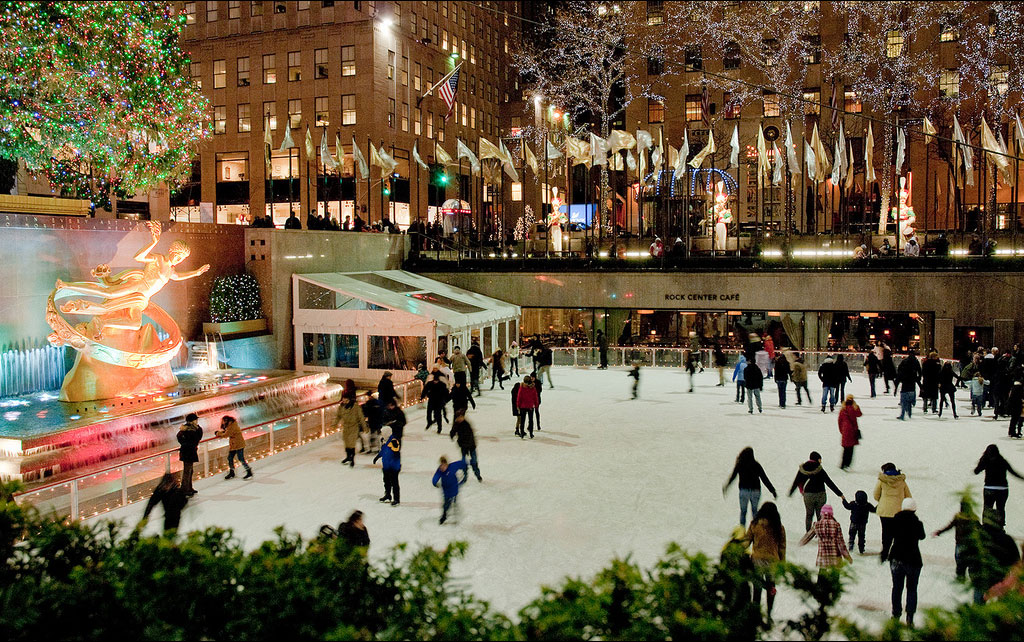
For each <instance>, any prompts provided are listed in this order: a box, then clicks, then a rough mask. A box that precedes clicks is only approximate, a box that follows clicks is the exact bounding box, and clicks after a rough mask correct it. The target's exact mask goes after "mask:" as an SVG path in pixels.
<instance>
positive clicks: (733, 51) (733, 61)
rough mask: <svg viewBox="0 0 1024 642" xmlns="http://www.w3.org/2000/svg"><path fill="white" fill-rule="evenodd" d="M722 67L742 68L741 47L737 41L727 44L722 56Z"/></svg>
mask: <svg viewBox="0 0 1024 642" xmlns="http://www.w3.org/2000/svg"><path fill="white" fill-rule="evenodd" d="M722 66H723V67H725V68H726V69H739V68H740V45H739V43H737V42H736V41H735V40H730V41H729V42H727V43H725V51H724V52H723V55H722Z"/></svg>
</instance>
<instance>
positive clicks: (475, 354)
mask: <svg viewBox="0 0 1024 642" xmlns="http://www.w3.org/2000/svg"><path fill="white" fill-rule="evenodd" d="M466 358H467V359H469V389H470V391H476V394H477V395H480V369H481V368H483V367H484V353H483V351H482V350H481V349H480V340H479V339H473V345H471V346H469V350H466Z"/></svg>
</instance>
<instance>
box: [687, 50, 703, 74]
mask: <svg viewBox="0 0 1024 642" xmlns="http://www.w3.org/2000/svg"><path fill="white" fill-rule="evenodd" d="M683 62H684V63H685V64H686V71H699V70H701V69H703V68H704V57H703V55H702V54H701V49H700V45H686V48H685V49H684V54H683Z"/></svg>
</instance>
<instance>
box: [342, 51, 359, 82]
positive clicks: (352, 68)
mask: <svg viewBox="0 0 1024 642" xmlns="http://www.w3.org/2000/svg"><path fill="white" fill-rule="evenodd" d="M341 75H342V76H355V75H356V48H355V46H354V45H346V46H344V47H342V48H341Z"/></svg>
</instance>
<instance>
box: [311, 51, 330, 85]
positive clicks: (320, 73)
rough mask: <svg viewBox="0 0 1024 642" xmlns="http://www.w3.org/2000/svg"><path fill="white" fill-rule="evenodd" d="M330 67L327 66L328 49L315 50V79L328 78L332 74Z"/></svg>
mask: <svg viewBox="0 0 1024 642" xmlns="http://www.w3.org/2000/svg"><path fill="white" fill-rule="evenodd" d="M329 71H330V66H329V65H328V64H327V50H326V49H314V50H313V77H314V78H327V77H328V76H329V75H330V74H329V73H328V72H329Z"/></svg>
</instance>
